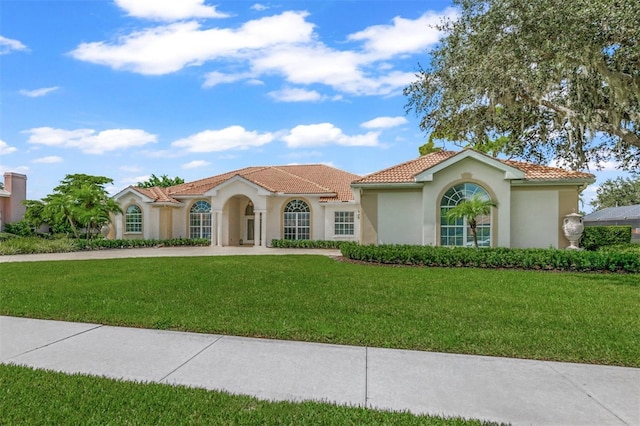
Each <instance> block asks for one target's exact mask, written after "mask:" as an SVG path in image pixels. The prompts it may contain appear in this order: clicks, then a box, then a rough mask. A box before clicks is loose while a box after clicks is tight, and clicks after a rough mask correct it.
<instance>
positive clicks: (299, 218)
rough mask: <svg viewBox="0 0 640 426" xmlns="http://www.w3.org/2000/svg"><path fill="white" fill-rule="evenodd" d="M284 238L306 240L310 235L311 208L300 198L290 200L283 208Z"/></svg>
mask: <svg viewBox="0 0 640 426" xmlns="http://www.w3.org/2000/svg"><path fill="white" fill-rule="evenodd" d="M283 220H284V239H285V240H308V239H310V235H311V232H310V231H311V210H310V209H309V205H308V204H307V203H305V202H304V201H302V200H291V201H289V202H288V203H287V205H286V206H285V208H284V218H283Z"/></svg>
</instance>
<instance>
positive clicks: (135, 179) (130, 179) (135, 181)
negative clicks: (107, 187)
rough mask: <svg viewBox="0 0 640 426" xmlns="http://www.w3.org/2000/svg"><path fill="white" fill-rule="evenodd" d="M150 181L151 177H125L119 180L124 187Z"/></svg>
mask: <svg viewBox="0 0 640 426" xmlns="http://www.w3.org/2000/svg"><path fill="white" fill-rule="evenodd" d="M149 179H151V175H142V176H134V177H126V178H123V179H121V181H122V183H123V184H124V185H127V186H129V185H137V184H138V182H146V181H148V180H149Z"/></svg>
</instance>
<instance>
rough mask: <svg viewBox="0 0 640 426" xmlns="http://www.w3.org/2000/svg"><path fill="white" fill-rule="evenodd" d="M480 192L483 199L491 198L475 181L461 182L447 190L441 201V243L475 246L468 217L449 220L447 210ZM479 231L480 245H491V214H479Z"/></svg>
mask: <svg viewBox="0 0 640 426" xmlns="http://www.w3.org/2000/svg"><path fill="white" fill-rule="evenodd" d="M476 194H478V195H479V196H480V197H481V198H483V199H486V200H488V199H490V198H491V197H489V194H488V193H487V191H485V190H484V188H482V187H481V186H479V185H476V184H475V183H470V182H466V183H460V184H458V185H455V186H453V187H451V188H449V190H448V191H447V192H445V194H444V196H443V197H442V200H441V202H440V245H442V246H473V235H472V234H471V230H470V229H469V226H468V224H467V220H466V219H458V220H456V221H455V222H449V221H448V220H447V212H448V211H449V210H451V209H452V208H454V207H455V206H457V205H458V204H459V203H460V202H462V201H464V200H467V199H470V198H471V197H473V196H474V195H476ZM476 221H477V227H476V232H477V233H478V246H480V247H489V246H490V245H491V215H483V216H478V218H477V219H476Z"/></svg>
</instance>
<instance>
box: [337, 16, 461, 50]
mask: <svg viewBox="0 0 640 426" xmlns="http://www.w3.org/2000/svg"><path fill="white" fill-rule="evenodd" d="M456 16H457V13H456V11H455V9H453V8H447V9H446V10H445V11H444V12H442V13H434V12H427V13H425V14H423V15H422V16H421V17H419V18H418V19H405V18H402V17H400V16H396V17H395V18H393V24H392V25H373V26H371V27H368V28H366V29H364V30H362V31H359V32H357V33H354V34H351V35H349V37H348V40H351V41H362V42H364V48H365V50H366V51H367V52H369V53H370V54H372V55H374V56H375V57H380V58H390V57H393V56H395V55H400V54H407V53H417V52H422V51H424V50H426V49H427V47H429V46H431V45H434V44H436V43H437V42H438V39H439V37H440V31H438V30H437V29H436V28H435V25H436V24H438V23H440V22H441V20H442V19H443V18H452V19H455V18H456Z"/></svg>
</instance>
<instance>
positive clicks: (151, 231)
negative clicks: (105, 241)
mask: <svg viewBox="0 0 640 426" xmlns="http://www.w3.org/2000/svg"><path fill="white" fill-rule="evenodd" d="M117 201H118V203H119V204H120V207H122V212H123V214H121V215H120V214H119V215H116V216H115V221H116V222H117V224H114V226H115V228H116V238H117V239H153V238H158V226H157V223H158V211H157V210H156V209H154V208H152V207H151V206H150V205H149V204H148V203H145V202H144V201H143V200H142V197H139V196H137V195H135V194H132V193H130V194H126V195H125V196H123V197H122V198H120V199H118V200H117ZM132 204H135V205H137V206H138V207H140V210H141V211H142V233H127V232H125V223H124V213H126V211H127V208H128V207H129V206H131V205H132Z"/></svg>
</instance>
